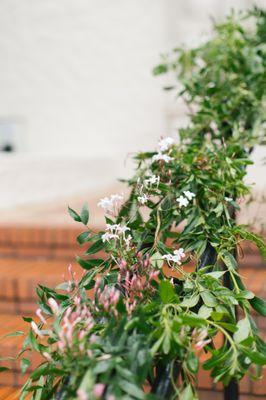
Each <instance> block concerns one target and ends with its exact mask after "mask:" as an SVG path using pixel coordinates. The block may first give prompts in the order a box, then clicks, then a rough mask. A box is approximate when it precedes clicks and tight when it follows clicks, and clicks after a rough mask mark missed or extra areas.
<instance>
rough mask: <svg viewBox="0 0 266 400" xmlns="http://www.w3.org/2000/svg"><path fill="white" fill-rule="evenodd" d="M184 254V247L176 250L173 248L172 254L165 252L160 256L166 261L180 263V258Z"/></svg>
mask: <svg viewBox="0 0 266 400" xmlns="http://www.w3.org/2000/svg"><path fill="white" fill-rule="evenodd" d="M185 256H186V255H185V253H184V249H182V248H180V249H178V250H175V251H174V254H165V255H164V256H162V258H163V259H164V260H166V261H167V262H168V263H169V262H171V261H172V262H174V263H176V264H178V265H181V260H182V258H184V257H185Z"/></svg>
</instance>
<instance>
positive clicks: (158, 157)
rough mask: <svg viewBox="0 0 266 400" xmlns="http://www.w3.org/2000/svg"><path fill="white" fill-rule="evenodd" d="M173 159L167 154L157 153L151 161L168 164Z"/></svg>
mask: <svg viewBox="0 0 266 400" xmlns="http://www.w3.org/2000/svg"><path fill="white" fill-rule="evenodd" d="M172 160H173V157H170V156H168V155H167V154H162V153H157V154H155V155H154V156H153V157H152V161H164V162H166V163H168V162H169V161H172Z"/></svg>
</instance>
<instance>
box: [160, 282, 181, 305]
mask: <svg viewBox="0 0 266 400" xmlns="http://www.w3.org/2000/svg"><path fill="white" fill-rule="evenodd" d="M159 293H160V298H161V300H162V302H163V303H164V304H169V303H173V302H176V300H177V295H176V294H175V291H174V287H173V285H172V284H171V282H169V281H168V280H165V281H161V282H160V286H159Z"/></svg>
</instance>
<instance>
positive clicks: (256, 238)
mask: <svg viewBox="0 0 266 400" xmlns="http://www.w3.org/2000/svg"><path fill="white" fill-rule="evenodd" d="M237 233H238V234H239V235H240V236H241V237H242V238H243V239H245V240H249V241H251V242H253V243H255V244H256V246H257V247H258V249H259V250H260V253H261V255H262V257H263V258H265V259H266V245H265V243H264V240H263V238H262V237H261V236H260V235H257V234H256V233H253V232H249V231H247V230H246V229H245V228H244V227H242V226H240V227H238V230H237Z"/></svg>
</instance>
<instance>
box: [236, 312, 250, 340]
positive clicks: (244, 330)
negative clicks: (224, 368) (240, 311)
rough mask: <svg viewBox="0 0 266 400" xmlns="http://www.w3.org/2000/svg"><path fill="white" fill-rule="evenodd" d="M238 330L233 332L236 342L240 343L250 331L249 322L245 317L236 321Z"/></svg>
mask: <svg viewBox="0 0 266 400" xmlns="http://www.w3.org/2000/svg"><path fill="white" fill-rule="evenodd" d="M237 328H238V330H237V331H236V332H235V333H234V340H235V341H236V343H241V342H242V341H243V340H245V339H247V337H248V336H249V333H250V323H249V320H248V319H247V318H243V319H240V320H239V321H238V323H237Z"/></svg>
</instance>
